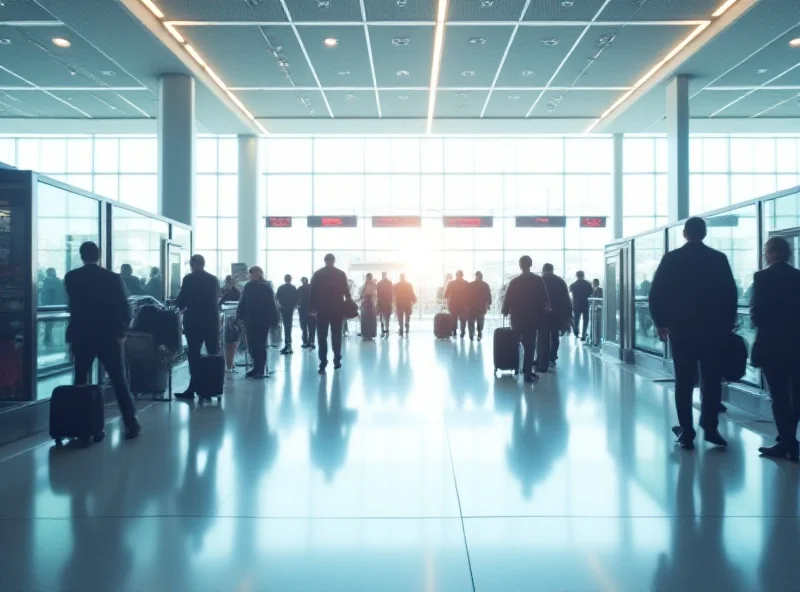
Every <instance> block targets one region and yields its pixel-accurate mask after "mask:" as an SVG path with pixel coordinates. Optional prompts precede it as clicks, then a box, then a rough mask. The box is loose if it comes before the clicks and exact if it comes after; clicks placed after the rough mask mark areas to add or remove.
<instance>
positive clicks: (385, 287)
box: [378, 271, 394, 337]
mask: <svg viewBox="0 0 800 592" xmlns="http://www.w3.org/2000/svg"><path fill="white" fill-rule="evenodd" d="M393 298H394V286H393V285H392V280H390V279H389V277H388V275H387V273H386V272H385V271H384V272H383V273H381V281H379V282H378V316H380V318H381V337H389V320H390V319H391V318H392V299H393Z"/></svg>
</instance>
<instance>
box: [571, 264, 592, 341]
mask: <svg viewBox="0 0 800 592" xmlns="http://www.w3.org/2000/svg"><path fill="white" fill-rule="evenodd" d="M585 278H586V274H585V273H583V272H582V271H579V272H578V273H576V274H575V281H574V282H573V283H572V285H571V286H570V287H569V291H570V293H571V294H572V310H573V312H574V314H575V320H574V325H573V327H572V329H573V331H574V332H575V337H580V339H581V341H586V328H587V325H588V323H589V298H591V297H592V294H594V288H593V287H592V284H590V283H589V282H587V281H586V279H585ZM581 319H583V327H582V328H581Z"/></svg>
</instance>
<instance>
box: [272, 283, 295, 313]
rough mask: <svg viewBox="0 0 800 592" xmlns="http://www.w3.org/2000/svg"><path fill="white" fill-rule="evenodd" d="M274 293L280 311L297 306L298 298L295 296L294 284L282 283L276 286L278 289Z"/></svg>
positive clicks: (286, 310)
mask: <svg viewBox="0 0 800 592" xmlns="http://www.w3.org/2000/svg"><path fill="white" fill-rule="evenodd" d="M275 295H276V296H277V298H278V304H279V305H280V307H281V310H282V311H284V312H288V311H290V310H294V309H295V308H297V302H298V299H299V298H298V296H297V288H296V287H295V286H294V285H292V284H286V283H284V284H282V285H280V286H278V291H277V293H276V294H275Z"/></svg>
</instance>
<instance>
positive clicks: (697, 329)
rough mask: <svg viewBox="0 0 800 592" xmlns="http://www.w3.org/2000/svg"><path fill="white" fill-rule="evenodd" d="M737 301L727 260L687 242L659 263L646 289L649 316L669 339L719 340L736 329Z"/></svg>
mask: <svg viewBox="0 0 800 592" xmlns="http://www.w3.org/2000/svg"><path fill="white" fill-rule="evenodd" d="M738 300H739V295H738V291H737V289H736V282H735V281H734V279H733V272H731V266H730V265H729V264H728V258H727V257H725V255H724V254H723V253H720V252H719V251H715V250H714V249H712V248H710V247H708V246H706V245H705V244H703V243H702V242H688V243H686V244H685V245H684V246H682V247H681V248H679V249H675V250H674V251H670V252H669V253H667V254H666V255H664V258H663V259H662V260H661V263H660V264H659V266H658V269H657V270H656V273H655V276H654V277H653V284H652V286H651V287H650V315H651V316H652V318H653V322H654V323H655V325H656V327H666V328H668V329H669V330H670V332H671V333H672V335H673V337H680V338H692V339H708V338H715V337H722V336H724V335H725V334H726V333H728V332H729V331H731V330H732V329H733V327H734V326H735V325H736V313H737V305H738Z"/></svg>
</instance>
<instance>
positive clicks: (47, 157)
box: [39, 139, 67, 173]
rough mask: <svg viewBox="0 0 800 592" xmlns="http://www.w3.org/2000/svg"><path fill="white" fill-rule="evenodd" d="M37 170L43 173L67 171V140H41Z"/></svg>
mask: <svg viewBox="0 0 800 592" xmlns="http://www.w3.org/2000/svg"><path fill="white" fill-rule="evenodd" d="M39 146H40V150H41V153H40V162H39V167H40V168H39V170H40V171H42V172H43V173H66V172H67V141H66V140H61V139H55V140H41V142H40V144H39Z"/></svg>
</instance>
